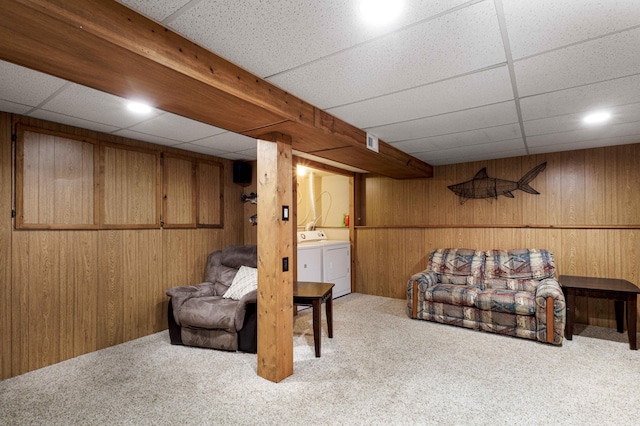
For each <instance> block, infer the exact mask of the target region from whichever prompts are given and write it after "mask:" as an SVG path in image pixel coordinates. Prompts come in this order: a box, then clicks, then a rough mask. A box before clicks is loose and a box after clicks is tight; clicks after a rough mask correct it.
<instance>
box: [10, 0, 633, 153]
mask: <svg viewBox="0 0 640 426" xmlns="http://www.w3.org/2000/svg"><path fill="white" fill-rule="evenodd" d="M120 3H122V4H124V5H125V6H127V7H129V8H131V9H133V10H135V11H138V12H139V13H141V14H143V15H145V16H147V17H149V18H151V19H153V20H155V21H157V22H159V23H161V24H162V25H164V26H166V27H168V28H170V29H172V30H174V31H175V32H177V33H179V34H181V35H182V36H184V37H185V38H187V39H189V40H192V41H194V42H195V43H197V44H199V45H200V46H202V47H204V48H206V49H208V50H210V51H212V52H214V53H216V54H218V55H220V56H222V57H223V58H225V59H227V60H229V61H231V62H233V63H235V64H237V65H239V66H241V67H242V68H244V69H246V70H248V71H249V72H251V73H253V74H255V75H257V76H259V77H261V78H263V79H265V80H266V81H268V82H270V83H272V84H274V85H276V86H279V87H280V88H282V89H284V90H286V91H287V92H289V93H291V94H293V95H295V96H297V97H298V98H301V99H303V100H304V101H306V102H308V103H310V104H312V105H314V106H316V107H318V108H321V109H323V110H325V111H327V112H328V113H329V114H331V115H333V116H335V117H338V118H340V119H342V120H344V121H345V122H347V123H350V124H352V125H354V126H355V127H357V128H360V129H363V130H365V131H367V132H369V133H372V134H374V135H376V136H378V137H379V138H380V139H382V140H384V141H386V142H388V143H390V144H391V145H393V146H394V147H396V148H398V149H400V150H401V151H404V152H406V153H408V154H410V155H412V156H414V157H416V158H418V159H420V160H422V161H424V162H427V163H429V164H432V165H445V164H452V163H461V162H468V161H478V160H489V159H496V158H505V157H512V156H519V155H528V154H540V153H546V152H557V151H569V150H576V149H584V148H594V147H601V146H611V145H619V144H628V143H637V142H640V55H638V53H637V46H639V45H640V1H637V0H621V1H615V0H600V1H596V0H564V1H557V0H554V1H551V0H536V1H524V0H482V1H478V0H475V1H460V0H424V1H409V0H405V1H404V3H405V4H404V10H403V14H402V15H401V17H400V18H399V19H398V20H397V21H396V22H394V23H391V24H388V25H387V26H383V27H374V26H370V25H368V24H366V23H365V22H364V21H363V20H362V18H361V17H360V15H359V13H358V1H356V0H353V1H347V0H322V1H317V2H306V1H305V2H303V1H294V0H281V1H268V2H266V1H258V0H252V1H249V0H237V1H213V0H211V1H206V0H205V1H203V0H192V1H186V0H175V1H165V0H158V1H154V2H149V1H144V0H122V1H120ZM0 43H1V42H0ZM125 102H126V101H125V100H124V99H122V98H119V97H116V96H113V95H110V94H107V93H104V92H100V91H97V90H94V89H90V88H88V87H85V86H81V85H79V84H76V83H74V82H71V81H67V80H62V79H59V78H56V77H53V76H49V75H45V74H42V73H40V72H37V71H33V70H30V69H27V68H24V67H21V66H18V65H14V64H12V63H9V62H4V61H0V110H2V111H7V112H14V113H18V114H23V115H27V116H31V117H36V118H41V119H46V120H51V121H55V122H59V123H64V124H70V125H74V126H78V127H83V128H88V129H92V130H97V131H100V132H105V133H112V134H115V135H119V136H125V137H130V138H135V139H139V140H144V141H149V142H153V143H157V144H161V145H168V146H173V147H177V148H181V149H186V150H191V151H196V152H201V153H206V154H211V155H215V156H219V157H223V158H228V159H232V160H253V159H255V158H256V142H255V140H254V139H252V138H250V137H247V136H242V135H239V134H235V133H232V132H229V131H227V130H224V129H222V128H218V127H214V126H211V125H208V124H204V123H200V122H198V121H194V120H191V119H188V118H185V117H181V116H179V115H176V114H172V113H169V112H165V111H162V110H160V109H154V110H152V112H151V113H149V114H148V115H133V114H132V113H130V112H129V111H127V110H126V108H125ZM601 109H607V110H609V111H610V112H611V114H612V119H611V120H610V121H609V122H607V123H605V124H600V125H595V126H594V125H591V126H587V125H585V124H583V122H582V118H583V117H584V115H585V114H586V113H588V112H590V111H593V110H601Z"/></svg>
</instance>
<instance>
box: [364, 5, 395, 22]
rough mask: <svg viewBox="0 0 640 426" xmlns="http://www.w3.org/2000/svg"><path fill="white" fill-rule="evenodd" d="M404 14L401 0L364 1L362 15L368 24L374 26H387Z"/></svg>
mask: <svg viewBox="0 0 640 426" xmlns="http://www.w3.org/2000/svg"><path fill="white" fill-rule="evenodd" d="M400 12H402V1H401V0H362V1H361V2H360V13H362V16H363V17H364V19H365V20H366V21H367V22H370V23H372V24H379V25H381V24H387V23H389V22H391V21H393V20H394V19H396V18H397V17H398V16H400Z"/></svg>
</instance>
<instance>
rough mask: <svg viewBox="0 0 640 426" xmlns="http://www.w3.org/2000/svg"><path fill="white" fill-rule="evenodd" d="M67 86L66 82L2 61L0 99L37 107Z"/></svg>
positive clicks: (0, 64)
mask: <svg viewBox="0 0 640 426" xmlns="http://www.w3.org/2000/svg"><path fill="white" fill-rule="evenodd" d="M65 84H66V81H65V80H62V79H59V78H57V77H53V76H50V75H47V74H43V73H40V72H37V71H33V70H30V69H29V68H25V67H21V66H18V65H14V64H11V63H9V62H5V61H0V99H3V100H5V101H9V102H13V103H18V104H22V105H28V106H31V107H36V106H38V105H40V104H41V103H42V102H43V101H44V100H46V99H47V98H48V97H49V96H51V95H52V94H54V93H55V92H56V91H57V90H59V89H60V88H61V87H62V86H64V85H65Z"/></svg>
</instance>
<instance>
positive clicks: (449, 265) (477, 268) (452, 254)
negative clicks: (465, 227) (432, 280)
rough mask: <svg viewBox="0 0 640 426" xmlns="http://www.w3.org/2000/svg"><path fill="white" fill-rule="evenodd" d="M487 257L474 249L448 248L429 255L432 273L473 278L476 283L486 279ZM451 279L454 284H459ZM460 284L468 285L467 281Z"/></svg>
mask: <svg viewBox="0 0 640 426" xmlns="http://www.w3.org/2000/svg"><path fill="white" fill-rule="evenodd" d="M484 262H485V255H484V252H482V251H477V250H472V249H458V248H446V249H437V250H434V251H432V252H431V254H430V255H429V267H428V269H430V270H431V271H433V272H435V273H436V274H438V275H444V276H448V277H451V276H471V277H474V282H475V283H481V281H482V279H483V278H484ZM453 281H454V280H452V279H450V282H451V283H452V284H457V282H453ZM460 284H468V283H467V282H466V281H465V282H464V283H462V282H460Z"/></svg>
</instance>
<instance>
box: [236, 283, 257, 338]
mask: <svg viewBox="0 0 640 426" xmlns="http://www.w3.org/2000/svg"><path fill="white" fill-rule="evenodd" d="M249 303H258V290H253V291H250V292H249V293H247V294H245V295H244V296H242V298H241V299H240V300H239V301H238V307H237V308H236V331H240V330H242V326H243V324H244V315H245V313H246V311H247V305H248V304H249Z"/></svg>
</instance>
